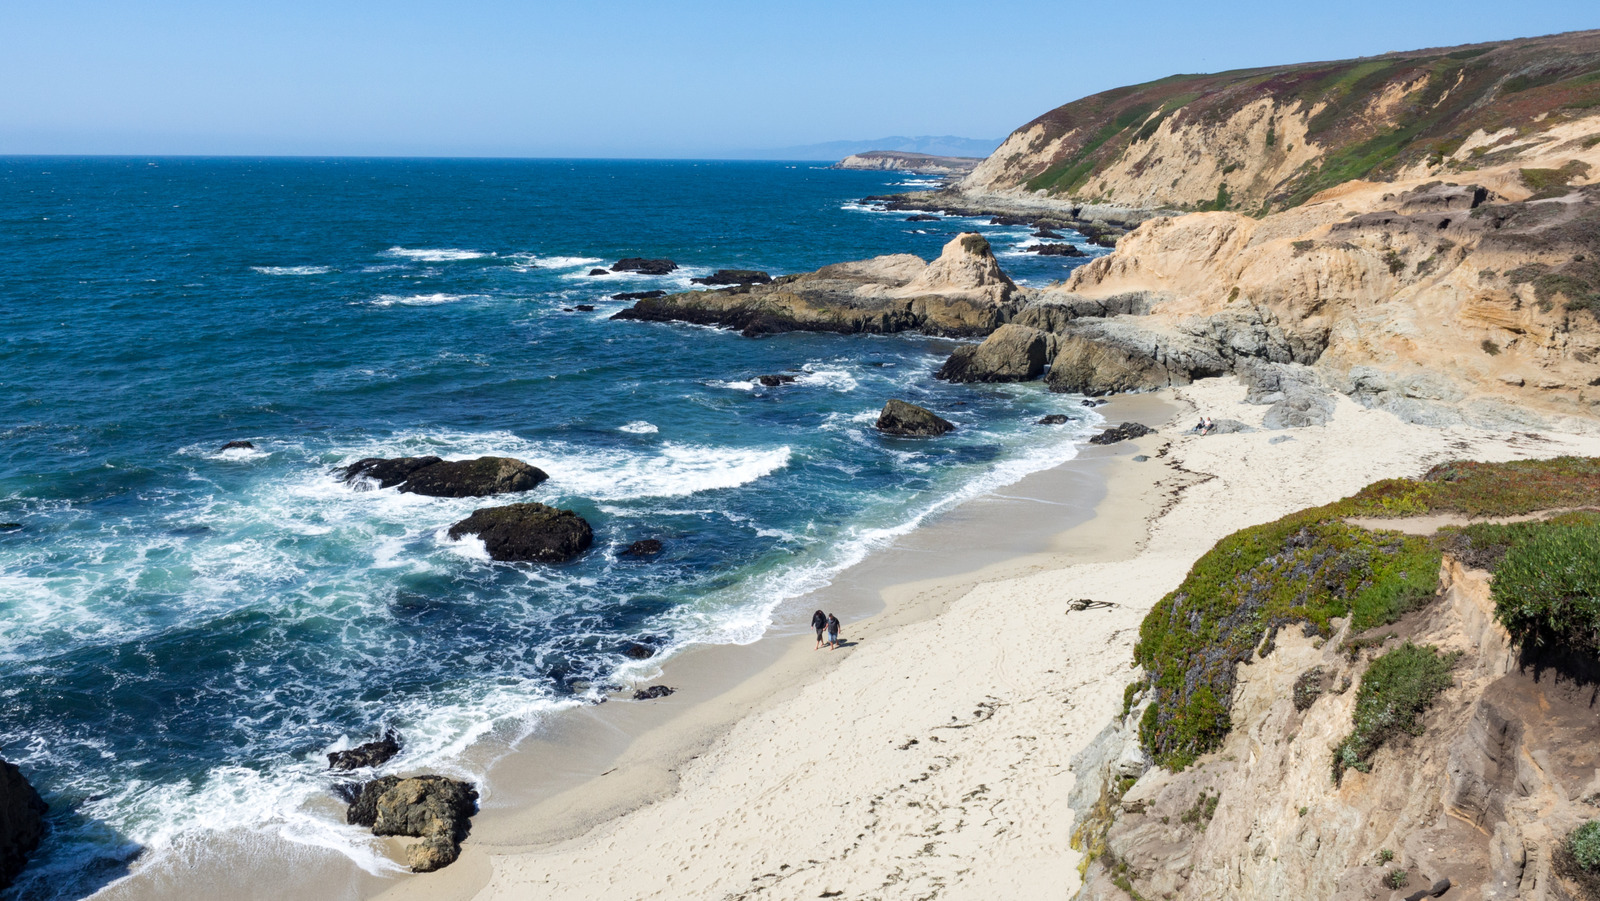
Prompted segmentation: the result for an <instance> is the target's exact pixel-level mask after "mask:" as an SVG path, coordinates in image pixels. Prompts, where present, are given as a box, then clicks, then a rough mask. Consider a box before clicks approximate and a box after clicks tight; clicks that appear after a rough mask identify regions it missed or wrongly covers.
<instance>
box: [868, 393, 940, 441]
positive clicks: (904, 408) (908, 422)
mask: <svg viewBox="0 0 1600 901" xmlns="http://www.w3.org/2000/svg"><path fill="white" fill-rule="evenodd" d="M877 426H878V431H880V432H883V433H884V434H886V435H898V436H900V437H902V438H933V437H937V436H939V435H943V434H945V433H946V432H949V431H952V430H954V429H955V423H952V422H949V421H948V420H945V419H941V418H940V417H939V416H938V415H937V414H935V413H934V412H933V411H932V410H929V409H927V408H925V407H919V406H917V405H916V404H908V403H906V402H905V401H903V400H898V399H895V400H890V401H889V402H888V403H886V404H884V405H883V412H882V413H880V414H878V423H877Z"/></svg>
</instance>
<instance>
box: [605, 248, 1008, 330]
mask: <svg viewBox="0 0 1600 901" xmlns="http://www.w3.org/2000/svg"><path fill="white" fill-rule="evenodd" d="M1016 293H1017V287H1016V285H1015V284H1013V283H1012V281H1011V280H1010V279H1009V278H1008V277H1006V275H1005V273H1004V272H1002V271H1001V270H1000V266H999V263H997V262H996V261H995V258H994V253H993V251H991V250H990V248H989V244H988V242H987V241H985V240H984V239H983V237H982V236H981V235H976V234H964V235H959V236H957V237H956V238H955V239H954V240H952V241H951V242H950V243H949V244H947V245H946V246H945V248H944V251H943V253H941V254H940V256H939V258H938V259H937V260H935V261H933V262H932V263H926V262H924V261H923V260H921V259H919V258H918V257H915V256H912V255H910V254H898V255H893V256H883V257H876V258H873V259H871V260H862V261H859V262H853V263H838V264H835V265H832V266H825V267H823V268H822V269H819V270H817V271H816V272H811V273H805V274H802V275H790V276H784V277H782V278H778V279H774V280H773V281H772V283H771V284H766V285H740V286H735V287H732V288H727V289H724V290H721V291H699V292H690V293H687V294H674V295H669V296H667V297H661V298H647V299H643V300H640V301H639V302H638V303H637V304H635V305H634V306H633V307H632V308H630V309H627V310H623V311H621V312H620V313H617V314H616V315H615V316H613V317H612V318H613V319H622V320H637V321H645V322H672V321H676V322H692V323H696V324H700V325H718V326H723V327H727V328H735V329H739V330H740V331H741V332H743V333H744V334H745V335H747V336H757V335H766V334H775V333H779V332H790V331H817V332H838V333H843V334H859V333H871V334H889V333H893V332H903V331H913V330H915V331H922V332H927V333H929V334H935V335H947V336H951V337H967V336H982V335H987V334H989V333H990V332H992V331H994V330H995V329H996V328H998V327H999V326H1000V325H1001V324H1002V323H1004V322H1005V321H1006V320H1007V319H1008V318H1010V316H1011V315H1012V314H1013V313H1014V312H1015V311H1016V308H1017V306H1018V305H1017V304H1015V303H1014V302H1013V296H1014V295H1015V294H1016Z"/></svg>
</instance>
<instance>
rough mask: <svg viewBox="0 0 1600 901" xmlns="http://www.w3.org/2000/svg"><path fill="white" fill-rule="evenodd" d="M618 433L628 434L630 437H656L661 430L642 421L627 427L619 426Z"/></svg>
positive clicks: (629, 424) (631, 423)
mask: <svg viewBox="0 0 1600 901" xmlns="http://www.w3.org/2000/svg"><path fill="white" fill-rule="evenodd" d="M617 431H619V432H627V433H628V434H630V435H654V434H655V433H656V432H659V431H660V429H658V428H656V427H655V426H654V425H652V424H650V423H648V422H645V421H644V420H642V419H641V420H638V421H637V422H630V423H628V424H627V425H623V426H618V427H617Z"/></svg>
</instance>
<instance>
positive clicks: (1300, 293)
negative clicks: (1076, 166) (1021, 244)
mask: <svg viewBox="0 0 1600 901" xmlns="http://www.w3.org/2000/svg"><path fill="white" fill-rule="evenodd" d="M1597 136H1600V117H1592V118H1590V119H1587V120H1584V121H1583V122H1580V123H1573V124H1572V125H1570V126H1568V127H1566V128H1564V129H1562V130H1561V131H1560V132H1557V133H1556V134H1555V138H1557V139H1558V140H1557V141H1556V142H1554V143H1547V144H1545V145H1544V146H1543V147H1542V149H1541V151H1540V152H1539V153H1538V154H1536V155H1530V156H1526V157H1523V158H1522V159H1519V160H1518V161H1517V163H1516V164H1515V165H1509V166H1501V167H1496V168H1492V169H1486V170H1484V171H1482V172H1481V173H1476V174H1479V175H1481V176H1482V178H1481V180H1480V182H1472V183H1467V184H1448V183H1440V182H1438V181H1433V180H1428V181H1424V180H1422V179H1420V178H1415V179H1410V180H1405V181H1400V182H1397V183H1392V184H1382V185H1380V184H1373V183H1366V182H1360V183H1351V184H1349V185H1345V186H1342V187H1341V188H1339V189H1337V190H1334V191H1330V192H1327V194H1325V195H1324V196H1322V197H1319V198H1318V199H1317V200H1316V201H1315V202H1313V203H1311V204H1307V205H1305V206H1303V207H1298V208H1296V209H1293V210H1289V211H1286V212H1283V213H1277V214H1273V215H1269V216H1266V217H1263V218H1260V219H1256V218H1251V217H1248V216H1242V215H1239V214H1236V213H1224V212H1215V213H1197V214H1191V215H1187V216H1180V217H1175V218H1162V219H1155V220H1151V221H1150V222H1148V223H1146V224H1144V225H1142V226H1140V227H1139V228H1138V229H1137V230H1135V231H1134V232H1132V233H1131V234H1129V235H1128V236H1126V237H1125V238H1123V239H1122V241H1121V242H1120V243H1119V244H1118V247H1117V251H1116V252H1115V253H1113V254H1111V255H1110V256H1107V257H1103V258H1101V259H1099V260H1095V261H1093V262H1091V263H1089V264H1088V265H1085V266H1083V267H1081V268H1080V269H1078V270H1077V271H1076V272H1074V274H1073V276H1072V278H1071V279H1070V280H1069V281H1068V282H1067V283H1066V284H1065V285H1063V286H1059V287H1058V288H1055V289H1053V290H1049V291H1045V292H1043V293H1042V295H1041V299H1040V301H1039V303H1040V304H1062V305H1071V304H1075V303H1081V301H1082V299H1084V298H1090V299H1100V300H1106V299H1111V298H1118V297H1123V296H1127V295H1130V294H1138V295H1140V296H1142V297H1145V298H1148V299H1149V300H1148V310H1147V312H1146V314H1145V315H1143V316H1138V317H1118V318H1117V319H1116V320H1107V321H1105V322H1102V323H1097V324H1094V325H1092V326H1091V325H1090V324H1088V323H1080V324H1079V325H1078V326H1077V328H1078V330H1080V331H1082V332H1084V334H1085V335H1086V336H1088V337H1090V338H1092V339H1096V340H1099V341H1100V342H1101V343H1110V344H1112V345H1117V346H1122V347H1125V348H1128V347H1133V346H1134V345H1138V346H1139V347H1144V348H1147V350H1145V351H1141V352H1142V353H1144V355H1145V356H1147V357H1149V358H1151V359H1169V358H1176V359H1177V361H1178V363H1179V364H1180V365H1175V366H1169V367H1167V368H1166V369H1165V370H1164V371H1163V372H1162V373H1160V375H1159V377H1158V378H1157V379H1156V381H1157V383H1159V382H1160V379H1165V380H1167V381H1178V382H1182V381H1184V380H1187V379H1188V378H1191V377H1193V376H1195V375H1207V374H1213V373H1211V372H1209V371H1206V370H1208V369H1214V368H1216V367H1215V365H1212V364H1210V363H1208V362H1207V357H1206V354H1205V353H1204V352H1202V351H1205V350H1207V349H1209V351H1211V353H1210V356H1211V357H1215V358H1217V360H1220V361H1221V365H1223V366H1224V367H1226V368H1228V369H1232V368H1234V367H1235V364H1236V362H1237V359H1238V358H1240V357H1244V358H1249V357H1257V358H1264V359H1269V360H1275V361H1279V362H1283V361H1292V362H1301V363H1315V364H1316V366H1317V368H1318V369H1319V371H1320V372H1321V373H1322V374H1323V375H1324V377H1325V378H1326V380H1327V381H1328V382H1329V384H1330V385H1331V386H1334V387H1337V388H1339V389H1340V390H1343V391H1345V392H1346V393H1350V394H1352V395H1355V396H1357V397H1358V398H1364V399H1367V400H1369V401H1372V402H1374V403H1376V404H1377V405H1391V406H1394V407H1395V408H1396V411H1397V412H1402V413H1403V414H1407V409H1408V408H1407V402H1412V401H1414V402H1416V403H1415V404H1412V407H1413V409H1409V414H1408V415H1409V418H1417V417H1422V416H1424V408H1426V407H1427V406H1428V405H1430V404H1431V405H1433V406H1450V407H1453V408H1455V409H1458V410H1466V411H1469V413H1470V412H1471V411H1477V413H1478V414H1479V415H1480V416H1481V417H1486V418H1489V419H1493V418H1494V417H1495V416H1496V415H1502V414H1506V413H1507V412H1508V411H1511V410H1514V409H1526V410H1532V411H1537V412H1538V413H1540V414H1543V415H1547V416H1563V415H1569V416H1593V415H1594V414H1595V412H1597V410H1600V384H1597V382H1600V378H1597V377H1600V322H1597V320H1596V314H1597V313H1600V187H1597V186H1594V184H1593V183H1594V178H1593V176H1594V175H1600V141H1596V142H1590V141H1589V139H1590V138H1592V137H1597ZM1585 145H1587V146H1585ZM1528 169H1543V170H1548V171H1565V172H1570V173H1574V175H1573V177H1572V178H1571V179H1570V180H1569V181H1568V183H1567V184H1565V185H1562V186H1559V187H1558V188H1557V189H1555V190H1549V189H1546V191H1545V193H1549V194H1553V195H1554V196H1549V197H1544V198H1540V197H1538V196H1537V195H1536V192H1535V190H1534V189H1533V188H1532V187H1530V186H1529V185H1528V183H1527V182H1528V179H1527V178H1526V177H1525V176H1524V174H1523V173H1524V170H1528ZM1576 173H1584V174H1582V175H1578V174H1576ZM1482 182H1487V183H1488V184H1487V185H1485V184H1482ZM1196 346H1198V347H1199V348H1200V351H1196V350H1194V348H1195V347H1196ZM1134 349H1135V350H1136V351H1137V348H1134ZM1186 355H1187V356H1188V357H1194V359H1195V360H1197V361H1198V363H1197V364H1196V365H1192V366H1187V369H1188V370H1190V371H1185V369H1186V366H1185V365H1182V364H1183V361H1184V359H1185V357H1186ZM1069 387H1077V388H1088V389H1093V388H1094V385H1092V384H1084V385H1079V386H1069ZM1470 418H1471V417H1470V416H1469V419H1470Z"/></svg>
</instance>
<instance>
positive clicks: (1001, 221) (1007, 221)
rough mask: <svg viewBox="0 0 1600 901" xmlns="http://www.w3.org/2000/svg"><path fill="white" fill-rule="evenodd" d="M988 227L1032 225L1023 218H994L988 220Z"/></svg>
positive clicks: (1031, 222)
mask: <svg viewBox="0 0 1600 901" xmlns="http://www.w3.org/2000/svg"><path fill="white" fill-rule="evenodd" d="M989 224H990V225H1004V226H1015V225H1032V224H1033V221H1032V220H1030V219H1028V218H1027V217H1025V216H994V217H992V218H991V219H990V220H989Z"/></svg>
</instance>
